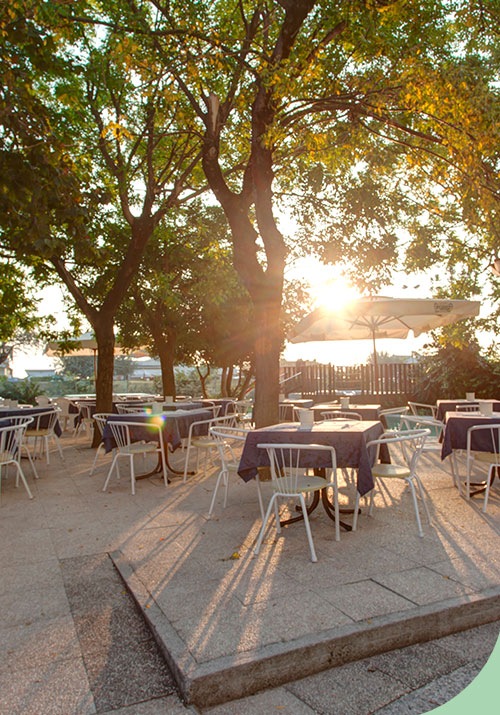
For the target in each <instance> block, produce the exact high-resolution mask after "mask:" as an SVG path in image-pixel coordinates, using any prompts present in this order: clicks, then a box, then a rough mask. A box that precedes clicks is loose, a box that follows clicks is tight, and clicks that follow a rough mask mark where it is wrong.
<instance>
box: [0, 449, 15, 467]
mask: <svg viewBox="0 0 500 715" xmlns="http://www.w3.org/2000/svg"><path fill="white" fill-rule="evenodd" d="M15 458H16V456H15V454H14V453H13V452H9V451H6V452H0V464H6V462H13V461H14V460H15Z"/></svg>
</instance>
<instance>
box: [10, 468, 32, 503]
mask: <svg viewBox="0 0 500 715" xmlns="http://www.w3.org/2000/svg"><path fill="white" fill-rule="evenodd" d="M13 464H15V465H16V468H17V473H18V476H19V477H21V481H22V483H23V484H24V488H25V489H26V491H27V492H28V496H29V498H30V499H33V494H32V493H31V491H30V488H29V486H28V482H27V481H26V478H25V476H24V473H23V470H22V469H21V466H20V465H19V464H18V462H13ZM17 481H19V480H17Z"/></svg>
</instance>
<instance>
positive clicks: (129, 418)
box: [102, 409, 212, 452]
mask: <svg viewBox="0 0 500 715" xmlns="http://www.w3.org/2000/svg"><path fill="white" fill-rule="evenodd" d="M211 417H212V413H211V412H210V411H209V410H204V409H199V410H186V411H185V412H183V411H182V410H175V411H173V412H169V413H165V414H163V415H147V414H144V412H137V413H135V412H129V413H128V414H126V415H110V416H109V417H108V419H107V420H106V424H105V425H104V429H103V432H102V441H103V443H104V448H105V450H106V452H110V451H111V450H112V449H114V447H116V443H115V440H114V438H113V435H112V432H111V428H110V427H109V424H108V423H109V422H110V421H114V422H141V423H144V429H141V428H140V427H137V428H135V429H134V430H132V431H131V438H132V439H133V441H135V442H140V441H141V440H152V439H155V438H156V437H155V435H156V432H154V433H153V432H149V431H148V427H147V426H148V424H161V425H162V430H161V431H162V436H163V441H164V443H165V444H169V445H170V447H171V449H172V451H173V450H175V449H177V447H180V445H181V442H182V439H183V438H184V437H187V436H188V432H189V427H190V426H191V424H192V423H193V422H198V421H201V420H209V419H210V418H211ZM203 428H205V433H207V431H208V428H207V425H201V426H200V429H201V432H200V434H202V433H203Z"/></svg>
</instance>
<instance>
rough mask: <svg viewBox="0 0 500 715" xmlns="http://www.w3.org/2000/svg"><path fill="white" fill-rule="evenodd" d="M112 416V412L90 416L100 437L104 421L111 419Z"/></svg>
mask: <svg viewBox="0 0 500 715" xmlns="http://www.w3.org/2000/svg"><path fill="white" fill-rule="evenodd" d="M112 415H113V413H112V412H99V413H98V414H94V415H92V419H93V420H95V423H96V426H97V429H98V431H99V434H100V435H101V437H102V433H103V431H104V425H105V424H106V420H107V419H108V417H111V416H112Z"/></svg>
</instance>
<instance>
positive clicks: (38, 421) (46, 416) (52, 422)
mask: <svg viewBox="0 0 500 715" xmlns="http://www.w3.org/2000/svg"><path fill="white" fill-rule="evenodd" d="M31 416H32V417H33V423H32V424H30V425H29V426H28V428H27V430H26V432H25V438H26V444H28V441H29V440H33V455H32V456H33V457H34V458H36V453H37V448H38V447H40V455H41V454H42V452H43V448H44V447H45V459H46V460H47V464H50V456H49V439H51V440H53V441H54V442H55V443H56V447H57V449H58V451H59V456H60V457H61V459H62V461H63V462H64V455H63V452H62V449H61V443H60V442H59V437H58V436H57V434H56V432H55V429H56V424H57V422H58V419H59V409H58V408H57V407H54V408H53V409H51V410H46V411H45V412H40V413H39V414H37V415H31Z"/></svg>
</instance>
